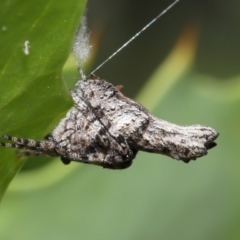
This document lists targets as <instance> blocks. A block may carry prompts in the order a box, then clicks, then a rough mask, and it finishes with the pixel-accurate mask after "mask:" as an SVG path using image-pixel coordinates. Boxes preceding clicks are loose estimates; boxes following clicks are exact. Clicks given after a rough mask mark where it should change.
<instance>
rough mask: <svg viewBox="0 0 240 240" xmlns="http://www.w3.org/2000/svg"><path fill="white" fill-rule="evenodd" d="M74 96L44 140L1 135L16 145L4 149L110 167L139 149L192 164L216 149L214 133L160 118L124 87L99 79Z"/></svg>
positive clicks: (122, 163) (123, 162) (127, 163)
mask: <svg viewBox="0 0 240 240" xmlns="http://www.w3.org/2000/svg"><path fill="white" fill-rule="evenodd" d="M71 95H72V98H73V101H74V104H75V106H74V107H72V108H71V109H70V110H69V111H68V113H67V115H66V117H65V118H63V119H62V120H61V121H60V122H59V124H58V125H57V126H56V127H55V128H54V130H53V131H52V133H51V134H49V135H48V136H47V137H46V140H42V141H35V140H27V139H22V138H16V137H10V136H6V135H3V137H4V138H6V139H8V140H11V141H13V142H14V143H1V145H2V146H5V147H14V148H20V149H22V150H21V154H22V155H47V156H60V157H61V159H62V161H63V162H64V163H65V164H68V163H70V162H71V161H77V162H83V163H89V164H95V165H99V166H102V167H104V168H110V169H124V168H127V167H129V166H130V165H131V164H132V160H133V159H134V158H135V156H136V154H137V152H138V151H139V150H140V151H147V152H154V153H161V154H165V155H168V156H170V157H172V158H174V159H177V160H182V161H184V162H189V161H190V160H195V159H196V158H198V157H201V156H204V155H206V154H207V150H208V149H210V148H212V147H214V146H215V145H216V143H215V142H214V140H215V139H216V138H217V137H218V133H217V132H216V131H215V130H214V129H212V128H210V127H205V126H201V125H192V126H178V125H175V124H171V123H168V122H166V121H163V120H161V119H158V118H156V117H154V116H153V115H151V114H150V113H149V112H148V110H147V109H145V108H144V107H143V106H142V105H140V104H139V103H137V102H135V101H133V100H131V99H129V98H127V97H125V96H124V95H123V94H122V93H121V92H120V87H118V86H117V87H115V86H113V85H112V84H111V83H108V82H106V81H105V80H101V79H99V78H98V77H96V76H95V75H91V76H90V78H89V79H84V80H81V81H79V82H78V83H77V84H76V87H75V89H74V90H73V91H72V92H71Z"/></svg>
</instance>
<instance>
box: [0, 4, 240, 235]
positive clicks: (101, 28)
mask: <svg viewBox="0 0 240 240" xmlns="http://www.w3.org/2000/svg"><path fill="white" fill-rule="evenodd" d="M85 3H86V1H80V0H72V1H67V0H62V1H61V2H60V1H56V0H50V1H46V0H39V1H38V3H35V2H31V1H30V0H25V1H24V2H23V1H19V0H11V1H5V2H3V1H2V2H1V3H0V69H1V71H0V114H1V121H0V132H1V133H6V134H13V135H16V136H23V137H29V138H34V139H37V138H39V139H42V138H43V137H44V136H45V135H46V134H47V133H48V132H49V131H51V129H52V128H53V127H54V126H55V124H56V123H57V122H58V121H59V119H60V118H61V117H62V116H64V114H65V113H66V111H67V109H69V108H70V106H71V104H72V102H71V99H70V96H69V93H68V88H69V89H71V88H73V86H74V84H75V83H76V81H77V80H78V79H79V76H78V74H77V71H76V67H75V63H74V61H73V60H72V59H71V58H70V59H69V61H67V59H68V56H69V54H70V52H71V46H72V43H73V39H74V34H75V32H76V29H77V27H78V25H79V21H80V17H81V15H82V12H83V11H84V9H85ZM170 3H171V1H159V0H158V1H157V0H156V1H154V0H151V1H137V0H128V1H126V0H125V1H122V0H121V1H120V0H114V1H111V0H101V1H100V0H98V1H97V0H89V1H88V3H87V9H88V11H87V19H88V22H89V28H90V32H91V43H92V45H93V51H92V55H91V59H90V60H89V63H88V65H87V66H86V72H87V73H89V72H91V70H93V69H94V68H95V67H96V66H98V65H99V64H100V63H101V62H102V61H104V60H105V59H106V58H107V57H108V56H109V55H110V54H112V53H113V52H114V51H115V50H116V49H117V48H118V47H120V46H121V45H122V44H123V43H124V42H125V41H127V40H128V39H129V38H130V37H132V35H134V34H135V33H136V32H137V31H138V30H139V29H141V28H142V27H143V26H144V25H145V24H146V23H147V22H149V21H150V20H151V19H152V18H153V17H154V16H156V15H157V14H158V13H159V12H160V11H161V10H163V9H164V8H166V7H167V6H168V5H169V4H170ZM239 29H240V1H239V0H238V1H236V0H235V1H231V2H227V1H215V0H214V1H199V0H191V1H190V0H186V1H180V2H179V3H178V4H177V5H176V6H175V7H174V8H173V9H172V10H171V11H170V12H168V13H167V14H166V15H164V17H163V18H161V20H159V21H158V22H157V23H155V24H154V25H153V26H152V27H151V28H150V29H148V30H147V31H146V32H145V33H144V34H143V35H141V37H139V38H138V39H137V40H135V41H134V42H133V43H131V44H130V45H129V46H128V47H127V48H126V49H125V50H123V51H122V52H121V53H119V54H118V55H117V56H116V57H114V58H113V59H112V60H111V61H110V62H108V63H107V64H106V65H105V66H104V67H102V68H101V69H100V70H99V71H98V72H96V74H97V75H99V76H100V77H101V78H104V79H106V80H108V81H109V82H112V83H114V84H116V85H117V84H123V85H124V88H123V90H122V91H123V93H124V94H126V95H127V96H129V97H132V98H135V99H136V100H138V101H139V102H141V103H142V104H143V105H144V106H146V107H147V108H149V110H150V111H151V112H153V113H154V114H155V115H157V116H158V117H160V118H162V119H165V120H168V121H170V122H174V123H176V124H180V125H190V124H196V123H199V124H204V125H209V126H211V127H213V128H215V129H216V130H217V131H218V132H220V137H219V139H218V140H217V143H218V146H217V147H216V148H214V149H212V150H211V151H210V152H209V154H208V155H207V156H205V157H203V158H201V159H198V160H197V161H196V162H190V163H189V164H184V163H182V162H178V161H175V160H172V159H170V158H167V157H165V156H161V155H154V154H149V153H140V154H138V156H137V157H136V159H135V160H134V163H133V165H132V166H131V167H130V168H129V169H126V170H123V171H111V170H106V169H101V168H100V167H96V166H89V165H88V166H86V165H84V164H80V163H79V164H77V163H71V164H70V165H69V166H64V165H63V164H62V163H61V162H60V160H59V159H51V158H30V159H29V160H27V159H22V158H18V157H17V156H16V154H15V150H13V149H3V148H1V149H0V154H1V155H0V156H1V158H0V193H1V194H2V195H3V193H4V192H5V190H6V188H7V186H8V185H9V183H10V182H11V179H12V178H13V177H14V175H15V174H16V173H17V172H18V171H19V170H20V168H21V167H22V166H23V165H24V166H23V168H22V170H21V171H20V172H19V173H18V174H17V175H16V176H15V178H14V179H13V181H12V182H11V184H10V186H9V188H8V189H7V191H6V193H5V195H4V197H3V199H2V202H1V206H0V238H1V239H11V240H12V239H24V240H25V239H34V240H35V239H37V240H38V239H39V240H40V239H71V240H72V239H91V240H92V239H121V240H122V239H184V240H186V239H199V240H202V239H239V238H240V228H239V223H240V204H239V203H240V190H239V189H240V174H239V167H240V163H239V160H240V159H239V158H240V157H239V156H240V150H239V143H240V137H239V132H240V130H239V129H240V111H239V110H240V70H239V63H240V41H239V40H240V31H239ZM27 40H28V41H29V42H30V48H29V55H26V54H25V53H24V52H23V49H24V42H26V41H27ZM66 61H67V64H65V62H66ZM64 64H65V67H64V70H63V77H62V68H63V66H64ZM25 162H26V163H25Z"/></svg>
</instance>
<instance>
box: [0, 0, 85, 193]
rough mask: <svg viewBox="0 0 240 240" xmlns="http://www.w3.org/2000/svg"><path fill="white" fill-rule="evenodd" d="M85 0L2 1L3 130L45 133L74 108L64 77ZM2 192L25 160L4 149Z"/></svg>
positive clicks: (0, 172)
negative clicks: (65, 66) (66, 62)
mask: <svg viewBox="0 0 240 240" xmlns="http://www.w3.org/2000/svg"><path fill="white" fill-rule="evenodd" d="M85 2H86V1H85V0H73V1H71V2H69V1H66V0H62V1H57V0H48V1H46V0H39V1H37V2H35V1H30V0H26V1H14V0H10V1H2V2H1V3H0V17H1V19H0V26H1V30H0V31H1V34H0V46H1V49H0V69H1V72H0V86H1V87H0V113H1V121H0V134H9V135H15V136H19V137H26V138H39V139H41V138H43V137H44V136H45V135H46V134H47V133H48V132H49V131H50V130H51V129H52V127H53V126H54V124H56V122H57V121H58V120H59V119H60V118H61V117H62V116H63V115H64V114H65V113H66V111H67V110H68V109H69V108H70V106H71V104H72V101H71V97H70V94H69V92H68V89H67V88H66V85H65V83H64V81H63V78H62V68H63V65H64V63H65V61H66V60H67V58H68V56H69V53H70V51H71V47H72V43H73V40H74V35H75V32H76V29H77V27H78V25H79V21H80V17H81V15H82V13H83V10H84V7H85ZM0 151H1V152H0V156H1V158H0V197H2V196H3V194H4V192H5V190H6V188H7V186H8V185H9V183H10V181H11V180H12V178H13V177H14V176H15V174H16V173H17V172H18V171H19V170H20V168H21V167H22V165H23V164H24V162H25V160H23V159H20V158H18V157H17V156H16V154H15V150H12V149H4V148H1V149H0Z"/></svg>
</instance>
